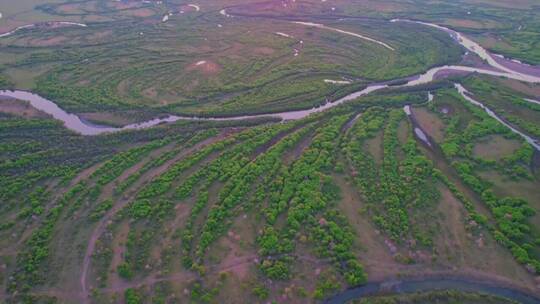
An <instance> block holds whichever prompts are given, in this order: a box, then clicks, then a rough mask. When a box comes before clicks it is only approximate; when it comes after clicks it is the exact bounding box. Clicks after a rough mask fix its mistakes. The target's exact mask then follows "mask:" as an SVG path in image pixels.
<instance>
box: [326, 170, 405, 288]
mask: <svg viewBox="0 0 540 304" xmlns="http://www.w3.org/2000/svg"><path fill="white" fill-rule="evenodd" d="M333 178H334V181H335V182H336V184H337V185H338V186H339V187H340V189H341V195H342V199H341V201H340V202H339V204H338V208H339V209H340V210H341V211H342V213H343V214H344V215H345V216H346V217H347V219H348V221H349V224H350V225H351V227H352V229H353V231H354V233H355V235H356V241H357V242H356V244H355V247H356V248H357V250H358V257H359V258H360V260H361V262H362V264H363V265H364V267H365V269H366V272H367V273H368V277H369V278H370V280H379V279H382V278H384V277H386V276H391V275H393V274H395V273H397V272H398V270H399V269H400V266H401V265H400V264H399V263H398V262H396V261H395V259H394V256H393V255H394V254H395V253H396V251H394V252H392V251H393V248H391V247H389V246H388V245H387V243H385V238H384V236H383V235H382V234H381V233H380V232H379V231H378V230H377V228H376V227H375V226H373V225H372V223H370V222H369V220H368V219H367V216H366V214H365V213H363V211H362V210H363V208H365V207H366V206H365V205H364V203H363V202H362V199H361V196H360V194H359V193H358V191H357V190H356V188H355V186H354V185H353V184H352V182H350V181H348V180H346V179H345V177H343V176H342V175H337V174H334V176H333ZM382 265H384V267H381V266H382Z"/></svg>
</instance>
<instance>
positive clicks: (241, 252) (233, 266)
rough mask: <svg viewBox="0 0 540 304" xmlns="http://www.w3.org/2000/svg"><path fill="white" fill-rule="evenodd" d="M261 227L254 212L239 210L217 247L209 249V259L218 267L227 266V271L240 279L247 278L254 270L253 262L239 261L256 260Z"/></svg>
mask: <svg viewBox="0 0 540 304" xmlns="http://www.w3.org/2000/svg"><path fill="white" fill-rule="evenodd" d="M260 228H261V227H260V221H257V219H256V218H255V215H254V214H253V213H252V212H249V213H246V212H239V214H238V216H237V217H235V218H234V220H233V222H232V225H231V227H230V229H229V230H228V231H227V234H226V235H224V236H223V237H221V238H220V239H219V240H218V242H217V243H216V245H215V248H210V249H209V250H208V252H209V253H208V255H207V260H208V261H209V262H210V264H214V265H216V266H215V267H216V268H217V269H225V268H227V272H229V274H230V275H232V276H234V277H236V278H238V279H239V280H244V279H246V278H247V277H248V276H249V275H250V273H251V272H252V271H253V269H252V264H250V263H239V261H244V260H254V259H255V258H256V257H257V254H256V252H255V249H254V248H255V247H256V245H255V239H256V235H257V231H259V229H260Z"/></svg>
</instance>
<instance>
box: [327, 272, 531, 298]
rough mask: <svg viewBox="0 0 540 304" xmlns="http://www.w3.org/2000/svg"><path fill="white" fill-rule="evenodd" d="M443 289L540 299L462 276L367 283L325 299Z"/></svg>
mask: <svg viewBox="0 0 540 304" xmlns="http://www.w3.org/2000/svg"><path fill="white" fill-rule="evenodd" d="M442 290H458V291H461V292H475V293H483V294H489V295H494V296H499V297H504V298H507V299H511V300H514V301H516V302H518V303H523V304H538V303H540V299H538V298H537V297H534V296H532V295H529V294H527V293H525V292H522V291H520V290H517V289H513V288H509V287H504V286H501V285H497V284H492V283H487V282H479V281H472V280H467V279H461V278H455V279H454V278H427V279H422V280H414V279H410V280H406V281H386V282H373V283H367V284H365V285H362V286H360V287H356V288H351V289H348V290H346V291H344V292H341V293H339V294H337V295H335V296H334V297H331V298H329V299H328V300H326V301H325V303H327V304H342V303H347V302H348V301H351V300H353V299H358V298H362V297H367V296H372V295H377V294H409V293H415V292H431V291H442Z"/></svg>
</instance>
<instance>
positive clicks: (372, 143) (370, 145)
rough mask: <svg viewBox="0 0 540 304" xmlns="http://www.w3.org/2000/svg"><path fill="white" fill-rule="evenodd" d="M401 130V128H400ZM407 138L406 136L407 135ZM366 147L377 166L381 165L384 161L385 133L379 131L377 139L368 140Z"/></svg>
mask: <svg viewBox="0 0 540 304" xmlns="http://www.w3.org/2000/svg"><path fill="white" fill-rule="evenodd" d="M402 123H403V122H402ZM400 130H401V128H400ZM405 136H406V135H405ZM364 147H365V149H366V151H367V152H369V154H370V155H371V156H372V157H373V160H374V161H375V163H376V164H377V165H381V164H382V161H383V152H384V151H383V132H382V131H379V132H377V134H376V135H375V137H373V138H370V139H368V140H366V142H365V143H364Z"/></svg>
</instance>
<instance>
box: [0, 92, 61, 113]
mask: <svg viewBox="0 0 540 304" xmlns="http://www.w3.org/2000/svg"><path fill="white" fill-rule="evenodd" d="M0 112H2V113H7V114H13V115H17V116H21V117H24V118H52V116H50V115H48V114H46V113H45V112H42V111H40V110H37V109H36V108H34V107H32V106H31V105H30V103H29V102H27V101H22V100H17V99H13V98H7V97H2V96H0Z"/></svg>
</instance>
